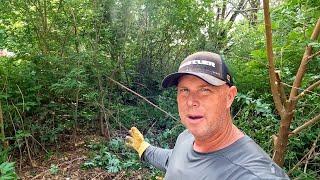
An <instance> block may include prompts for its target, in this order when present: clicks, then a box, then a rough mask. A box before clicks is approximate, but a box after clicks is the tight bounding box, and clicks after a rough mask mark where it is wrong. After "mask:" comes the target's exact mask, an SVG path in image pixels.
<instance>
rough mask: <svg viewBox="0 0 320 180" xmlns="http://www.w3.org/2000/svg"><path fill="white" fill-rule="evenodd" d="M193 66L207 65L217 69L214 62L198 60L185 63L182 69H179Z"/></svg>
mask: <svg viewBox="0 0 320 180" xmlns="http://www.w3.org/2000/svg"><path fill="white" fill-rule="evenodd" d="M191 64H202V65H207V66H212V67H216V64H215V63H214V62H211V61H206V60H198V59H195V60H192V61H188V62H185V63H183V64H181V65H180V67H179V69H180V68H182V67H184V66H188V65H191Z"/></svg>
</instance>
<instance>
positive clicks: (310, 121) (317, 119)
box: [289, 113, 320, 137]
mask: <svg viewBox="0 0 320 180" xmlns="http://www.w3.org/2000/svg"><path fill="white" fill-rule="evenodd" d="M319 120H320V113H319V114H318V115H316V116H315V117H314V118H312V119H310V120H308V121H307V122H306V123H304V124H303V125H301V126H299V127H297V128H296V129H295V130H293V131H292V132H291V133H290V134H289V137H292V136H295V135H297V134H298V133H300V132H301V131H302V130H303V129H305V128H307V127H309V126H311V125H313V124H315V123H317V122H318V121H319Z"/></svg>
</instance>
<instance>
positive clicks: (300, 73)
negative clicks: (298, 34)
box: [289, 18, 320, 100]
mask: <svg viewBox="0 0 320 180" xmlns="http://www.w3.org/2000/svg"><path fill="white" fill-rule="evenodd" d="M319 32H320V18H319V19H318V21H317V24H316V26H315V27H314V29H313V32H312V35H311V37H310V40H313V41H314V40H316V39H317V38H318V36H319ZM311 53H312V46H310V45H309V46H307V47H306V49H305V51H304V55H303V58H302V60H301V63H300V66H299V69H298V71H297V74H296V78H295V80H294V82H293V85H292V86H294V87H300V86H301V82H302V78H303V76H304V74H305V71H306V69H307V64H308V57H310V56H312V55H311ZM297 94H298V90H297V89H295V88H292V89H291V92H290V97H289V99H292V100H293V99H295V97H296V96H297Z"/></svg>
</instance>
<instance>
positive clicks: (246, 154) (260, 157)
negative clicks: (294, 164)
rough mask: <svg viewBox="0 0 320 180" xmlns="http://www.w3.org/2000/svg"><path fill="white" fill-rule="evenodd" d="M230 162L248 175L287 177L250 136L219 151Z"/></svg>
mask: <svg viewBox="0 0 320 180" xmlns="http://www.w3.org/2000/svg"><path fill="white" fill-rule="evenodd" d="M221 155H222V156H224V157H225V158H226V159H227V160H228V161H230V163H232V164H234V165H235V166H237V167H238V168H239V170H241V171H240V172H246V173H248V175H250V174H252V175H255V176H257V177H266V178H267V179H268V177H269V176H270V178H271V177H272V178H275V179H277V177H278V179H279V178H280V179H288V177H287V176H286V175H285V173H284V171H283V170H282V169H281V168H280V167H279V166H278V165H277V164H275V163H274V162H273V161H272V159H271V158H270V156H269V155H268V154H267V153H266V152H265V151H264V150H263V149H262V148H261V147H260V146H259V145H257V144H256V143H255V142H254V141H253V140H252V139H251V138H250V137H248V136H245V137H243V138H242V139H240V140H239V141H238V142H236V143H235V144H233V145H231V146H230V147H229V148H227V149H226V150H225V151H223V152H222V153H221ZM282 177H283V178H282Z"/></svg>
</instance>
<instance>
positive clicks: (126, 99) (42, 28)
mask: <svg viewBox="0 0 320 180" xmlns="http://www.w3.org/2000/svg"><path fill="white" fill-rule="evenodd" d="M222 2H223V1H217V2H216V3H212V1H195V0H179V1H167V0H164V1H155V0H149V1H146V0H134V1H118V0H96V1H89V0H71V1H59V0H53V1H46V0H34V1H23V0H17V1H5V0H3V1H0V9H1V19H0V49H8V50H10V51H13V52H15V54H16V56H15V57H13V58H7V57H0V102H1V104H2V111H3V116H4V129H5V137H1V138H2V140H8V142H9V145H10V146H9V149H8V150H9V152H4V151H1V152H0V157H2V156H4V153H11V154H13V155H15V156H16V157H18V156H19V153H22V154H23V155H24V156H25V157H26V155H27V151H28V149H29V150H31V152H30V153H31V154H32V156H36V155H39V154H41V153H43V148H42V146H43V147H47V148H50V147H59V146H60V145H61V143H60V142H63V141H64V140H65V139H64V137H65V136H63V135H74V136H76V135H77V134H81V133H95V134H99V132H102V134H103V135H104V136H106V137H107V138H108V136H109V135H111V140H110V141H109V142H107V143H103V144H100V145H99V144H98V145H97V144H92V145H90V146H89V149H91V150H92V151H94V152H95V153H94V154H93V155H92V159H91V160H89V161H87V162H86V163H85V164H84V165H83V167H84V168H90V167H102V168H104V169H106V170H107V171H109V172H113V173H117V172H119V171H121V170H127V169H131V170H135V169H138V168H141V167H147V166H146V165H141V164H139V163H140V162H139V161H138V159H137V156H136V155H134V154H133V153H132V152H130V151H129V150H128V149H125V148H124V147H123V142H122V140H121V139H122V138H124V137H123V136H122V135H120V134H118V132H119V131H122V133H123V131H126V130H127V129H129V128H130V127H131V126H137V127H138V128H139V129H140V130H141V132H143V133H144V134H145V135H146V137H147V138H148V139H149V141H150V142H151V143H153V144H154V145H159V146H162V147H172V146H173V145H174V142H175V138H176V136H177V135H178V134H179V132H181V130H182V129H183V127H182V126H181V125H180V124H179V122H176V121H175V120H174V119H172V118H171V117H169V116H167V115H166V114H164V113H163V112H161V111H159V110H157V109H155V108H154V107H152V106H150V105H149V104H148V103H146V102H145V101H143V100H142V99H140V98H139V97H137V96H135V95H133V94H132V93H130V92H128V91H126V90H124V89H122V88H121V87H119V86H118V85H116V84H114V83H113V82H112V81H110V80H109V79H108V77H111V78H113V79H115V80H117V81H119V82H121V83H122V84H124V85H125V86H127V87H129V88H130V89H132V90H134V91H136V92H138V93H139V94H141V95H143V96H144V97H146V98H148V99H149V100H150V101H152V102H153V103H155V104H157V105H158V106H159V107H161V108H162V109H164V110H165V111H167V112H168V113H169V114H171V115H173V116H174V117H176V118H178V113H177V108H176V102H175V91H174V89H171V90H165V91H164V90H162V89H161V88H160V83H161V80H162V78H163V77H164V76H165V75H166V74H168V73H170V72H173V71H174V70H176V69H177V67H178V65H179V63H180V61H181V60H182V59H183V58H184V57H186V55H188V54H190V53H192V52H195V51H198V50H209V51H213V52H221V53H223V54H224V55H225V58H226V60H227V62H228V64H229V66H230V67H231V69H232V71H233V74H234V77H235V81H236V85H237V87H238V89H239V92H240V94H239V95H238V97H237V99H236V102H235V104H234V106H233V114H234V115H235V123H236V124H237V125H238V126H239V128H240V129H242V130H243V131H244V132H245V133H247V134H248V135H250V136H251V137H252V138H254V139H255V140H256V141H257V143H259V144H260V145H261V146H262V147H263V149H265V150H266V151H267V152H269V153H270V154H271V152H272V140H271V135H272V134H275V133H276V132H277V130H278V128H279V117H278V115H277V114H276V111H275V109H274V106H273V102H272V96H271V93H270V88H269V79H268V69H267V60H266V52H265V37H264V24H263V16H262V11H260V10H259V11H258V12H257V14H256V15H257V22H256V23H254V24H253V23H250V22H249V20H248V19H246V18H242V19H240V20H238V21H237V22H236V23H233V22H230V21H227V18H225V19H219V20H217V18H216V13H215V12H214V11H213V10H211V9H210V8H209V7H215V6H220V5H221V4H222ZM237 2H238V1H235V3H237ZM271 15H272V21H273V24H272V26H273V39H274V51H275V58H276V64H277V67H278V68H279V70H280V71H281V76H282V79H283V80H284V82H286V83H287V84H292V81H293V79H294V78H295V72H296V70H297V68H298V66H299V63H300V60H301V58H302V55H303V52H304V48H305V46H306V45H307V44H310V43H313V46H314V48H315V49H316V50H319V48H320V45H319V41H316V42H310V41H309V38H310V35H311V33H312V29H313V27H314V24H315V22H316V21H317V19H318V18H319V17H320V5H319V2H318V1H316V0H314V1H313V0H308V1H300V0H291V1H286V2H283V3H280V5H276V6H275V7H274V8H273V11H272V14H271ZM232 23H233V24H232ZM231 25H232V26H231ZM319 72H320V58H319V57H316V58H315V59H314V60H313V61H312V62H311V63H310V66H309V69H308V72H307V74H306V81H305V83H306V82H308V81H315V80H318V79H319V78H320V76H319ZM306 86H307V84H304V85H303V86H302V87H306ZM288 90H289V88H288ZM314 92H315V93H313V94H310V95H308V96H306V97H305V98H304V99H303V100H302V101H300V102H299V104H298V107H299V108H298V110H297V112H296V114H295V115H296V116H295V121H294V123H293V124H292V129H294V128H296V127H298V126H299V125H301V124H302V123H303V122H304V121H305V120H307V119H310V118H311V117H313V116H314V115H315V114H316V113H319V111H320V103H319V102H320V97H319V96H320V95H319V94H320V92H319V88H318V90H315V91H314ZM101 124H103V125H101ZM105 129H107V131H105ZM318 134H320V128H319V124H316V125H314V126H312V127H311V128H309V129H307V130H305V131H303V132H302V133H301V135H300V136H297V137H294V138H292V139H290V145H289V150H288V153H287V156H286V161H285V169H286V170H290V169H291V168H292V167H293V166H294V165H295V164H296V163H297V162H298V161H299V160H300V159H301V158H302V157H303V156H304V155H305V154H306V153H307V152H308V150H309V149H310V147H311V146H312V143H313V141H314V140H315V139H316V138H317V136H318ZM40 144H41V146H40ZM316 150H317V151H319V147H317V148H316ZM6 158H7V156H6ZM5 161H6V160H3V161H1V162H0V163H6V164H1V166H0V169H1V172H9V173H8V176H14V175H13V174H11V172H14V170H13V164H11V163H7V162H5ZM319 164H320V159H319V157H315V158H314V159H312V163H311V164H309V165H308V168H307V169H306V171H305V172H303V168H304V167H303V165H302V166H301V168H300V169H298V170H296V171H295V172H294V173H293V174H292V177H301V178H311V179H312V178H319V176H320V175H319V168H320V165H319ZM52 169H53V170H54V169H55V168H54V167H52ZM153 172H155V171H153ZM157 174H158V172H155V173H154V174H151V175H150V177H154V176H155V175H157Z"/></svg>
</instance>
